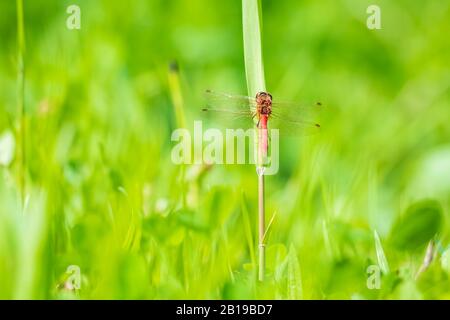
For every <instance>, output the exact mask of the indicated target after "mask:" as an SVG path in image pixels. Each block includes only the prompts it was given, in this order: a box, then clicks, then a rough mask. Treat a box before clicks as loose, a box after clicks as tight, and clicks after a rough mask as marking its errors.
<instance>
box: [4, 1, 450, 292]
mask: <svg viewBox="0 0 450 320" xmlns="http://www.w3.org/2000/svg"><path fill="white" fill-rule="evenodd" d="M375 2H376V3H375ZM71 4H77V5H79V6H80V8H81V29H80V30H68V29H67V28H66V19H67V17H68V16H69V15H68V14H67V13H66V8H67V7H68V6H69V5H71ZM371 4H378V5H379V6H380V7H381V19H382V29H381V30H369V29H368V28H367V27H366V19H367V17H368V14H367V13H366V9H367V7H368V6H369V5H371ZM262 12H263V34H262V36H263V55H264V64H265V73H266V83H267V89H268V91H269V92H271V93H272V94H273V96H274V98H275V99H276V98H277V97H282V98H283V99H285V100H294V101H295V100H299V101H316V100H320V101H322V102H323V104H324V105H325V106H326V109H327V111H326V114H325V117H324V120H323V123H322V132H321V133H320V134H318V135H314V136H312V137H304V138H301V139H291V138H286V139H283V138H282V139H281V155H280V162H281V163H280V172H279V173H278V174H277V175H275V176H270V177H268V178H267V180H266V181H267V187H266V188H267V191H266V196H267V199H266V203H267V220H268V221H269V220H270V218H271V217H272V216H273V215H275V217H274V219H273V224H272V226H271V228H270V233H269V237H268V245H267V269H268V270H267V279H266V281H265V282H264V283H258V282H257V281H256V270H257V266H256V265H255V261H257V257H256V256H255V255H256V252H257V247H256V237H257V178H256V175H255V169H254V167H253V166H251V165H245V166H238V165H234V166H233V165H227V166H213V167H211V168H209V167H205V166H194V165H192V166H186V167H181V166H176V165H174V164H172V162H171V154H170V153H171V148H172V147H173V145H174V143H172V142H171V140H170V137H171V132H172V131H173V130H174V129H175V128H176V127H177V120H176V116H175V108H174V103H173V101H174V100H173V99H172V97H173V96H175V97H177V96H181V97H182V101H181V102H180V103H179V107H181V108H183V110H184V114H185V117H186V124H187V126H188V127H190V126H192V123H193V120H194V119H198V118H199V116H198V113H197V111H198V110H199V108H201V107H202V104H203V100H202V92H203V91H204V90H205V89H214V90H217V91H223V92H231V93H237V94H245V93H246V92H247V89H246V86H245V83H246V82H245V70H244V62H243V61H244V59H243V47H242V26H241V25H242V24H241V3H240V1H238V0H233V1H207V0H193V1H187V0H186V1H163V0H161V1H157V0H135V1H128V2H123V1H111V0H108V1H106V0H104V1H102V0H96V1H87V0H84V1H83V0H73V1H65V0H52V1H38V0H25V1H24V28H25V37H26V51H25V55H24V59H25V65H26V73H25V97H24V98H25V118H24V121H25V123H26V136H25V137H26V139H25V141H26V155H27V159H26V167H25V171H24V172H25V174H24V175H25V178H26V189H25V190H26V192H25V194H26V206H25V208H24V209H22V206H21V201H20V198H21V196H20V187H19V184H20V176H21V172H22V170H21V167H20V161H19V160H18V159H19V158H18V152H19V150H20V146H19V144H20V139H18V137H19V133H18V132H20V131H19V130H18V128H20V126H19V123H20V118H21V116H20V113H19V112H18V110H17V109H18V108H17V101H18V97H19V96H20V94H18V90H17V77H18V68H17V62H18V56H17V12H16V2H15V1H12V0H8V1H1V2H0V17H1V18H0V39H1V40H0V44H1V47H0V88H1V89H0V90H1V94H0V160H1V164H0V174H1V179H0V298H2V299H16V298H26V299H37V298H39V299H55V298H82V299H93V298H100V299H158V298H159V299H182V298H191V299H205V298H207V299H220V298H225V299H236V298H244V299H254V298H275V299H333V298H342V299H380V298H381V299H428V298H431V299H449V298H450V251H449V248H450V247H449V233H450V232H449V231H450V228H449V212H450V211H449V210H450V126H449V120H450V54H449V53H450V41H449V40H448V34H449V32H450V1H448V0H443V1H427V2H425V1H420V0H414V1H411V0H399V1H387V0H378V1H365V0H359V1H357V0H339V1H336V0H323V1H312V0H311V1H294V0H292V1H287V0H286V1H285V0H282V1H275V0H270V1H269V0H263V1H262ZM174 60H176V61H178V63H179V66H180V72H179V74H178V73H172V74H169V68H168V66H169V63H170V62H171V61H174ZM178 84H179V86H178ZM176 101H178V100H176ZM14 145H15V148H13V147H14ZM377 235H378V236H379V237H378V236H377ZM430 240H432V244H433V245H432V246H433V247H432V249H433V250H432V252H433V253H434V254H433V257H432V260H431V263H429V266H428V267H427V268H426V270H425V271H423V272H421V273H420V275H419V276H417V274H418V272H419V269H420V267H421V265H423V261H424V257H425V252H426V247H427V244H428V243H429V241H430ZM427 265H428V264H427ZM70 266H75V268H79V271H80V273H79V276H80V278H79V279H75V278H74V276H77V275H78V273H73V272H72V271H71V270H73V268H74V267H70ZM370 266H375V269H371V268H370ZM376 266H378V267H379V268H380V270H381V273H380V277H381V278H380V283H379V284H380V286H379V289H377V288H373V286H372V287H371V284H373V283H376V281H375V282H373V281H374V278H373V277H374V276H376V275H377V273H376V272H375V273H373V272H372V271H371V270H375V271H376V270H377V268H378V267H376ZM368 268H369V269H368ZM74 279H75V280H74ZM78 280H79V285H80V288H79V289H77V288H78V285H77V283H76V282H77V281H78ZM375 280H376V279H375ZM371 288H372V289H371Z"/></svg>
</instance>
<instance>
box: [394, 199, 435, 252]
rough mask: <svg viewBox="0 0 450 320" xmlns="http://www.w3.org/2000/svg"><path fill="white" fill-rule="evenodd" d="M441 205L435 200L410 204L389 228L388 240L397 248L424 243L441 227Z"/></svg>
mask: <svg viewBox="0 0 450 320" xmlns="http://www.w3.org/2000/svg"><path fill="white" fill-rule="evenodd" d="M442 224H443V215H442V207H441V205H440V204H439V202H437V201H435V200H423V201H419V202H417V203H414V204H412V205H411V206H410V207H408V209H407V210H406V212H405V213H404V215H402V216H400V217H399V218H398V219H397V221H396V222H395V224H394V225H393V227H392V230H391V237H390V241H391V242H392V244H393V245H394V246H395V247H396V248H397V249H399V250H414V249H417V248H420V247H421V246H424V245H426V244H427V243H428V242H429V241H430V240H431V239H432V238H433V237H434V236H435V235H436V234H437V233H438V232H439V231H440V230H441V228H442Z"/></svg>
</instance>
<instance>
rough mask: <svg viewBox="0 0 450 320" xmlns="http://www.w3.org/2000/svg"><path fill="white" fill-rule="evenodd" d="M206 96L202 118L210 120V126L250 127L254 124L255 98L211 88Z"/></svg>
mask: <svg viewBox="0 0 450 320" xmlns="http://www.w3.org/2000/svg"><path fill="white" fill-rule="evenodd" d="M205 98H206V106H204V107H203V108H202V118H204V119H208V120H209V124H208V126H210V127H218V128H221V129H224V128H225V129H228V128H229V129H248V128H252V127H253V126H254V124H253V120H252V119H253V118H254V116H255V114H256V101H255V99H254V98H250V97H247V96H240V95H232V94H228V93H219V92H214V91H211V90H207V91H206V92H205Z"/></svg>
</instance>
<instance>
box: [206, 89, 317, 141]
mask: <svg viewBox="0 0 450 320" xmlns="http://www.w3.org/2000/svg"><path fill="white" fill-rule="evenodd" d="M205 95H206V100H207V103H206V106H205V107H204V108H202V111H203V112H204V113H208V114H214V119H213V120H214V122H219V123H225V126H226V128H230V129H231V128H242V129H247V128H251V127H253V126H254V124H256V127H257V128H259V129H278V130H279V132H280V134H281V135H283V134H284V135H289V136H302V135H309V134H314V133H317V132H319V131H320V128H321V126H320V124H319V118H320V114H321V111H322V109H323V106H322V103H321V102H316V103H314V104H311V105H305V104H300V103H296V102H286V101H278V100H276V99H273V97H272V95H271V94H270V93H269V92H265V91H261V92H258V93H257V94H256V96H255V97H249V96H245V95H233V94H228V93H221V92H214V91H211V90H206V92H205Z"/></svg>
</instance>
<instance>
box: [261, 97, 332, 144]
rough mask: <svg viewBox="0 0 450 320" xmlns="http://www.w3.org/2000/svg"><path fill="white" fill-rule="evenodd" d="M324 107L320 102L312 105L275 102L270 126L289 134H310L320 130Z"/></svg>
mask: <svg viewBox="0 0 450 320" xmlns="http://www.w3.org/2000/svg"><path fill="white" fill-rule="evenodd" d="M323 111H324V107H323V105H322V104H321V103H320V102H317V103H315V104H311V105H305V104H298V103H291V102H278V101H277V102H274V103H273V104H272V114H271V116H270V119H269V122H268V126H269V127H270V128H273V129H279V130H280V134H282V135H289V136H298V135H310V134H316V133H318V132H320V118H321V114H322V113H323Z"/></svg>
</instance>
